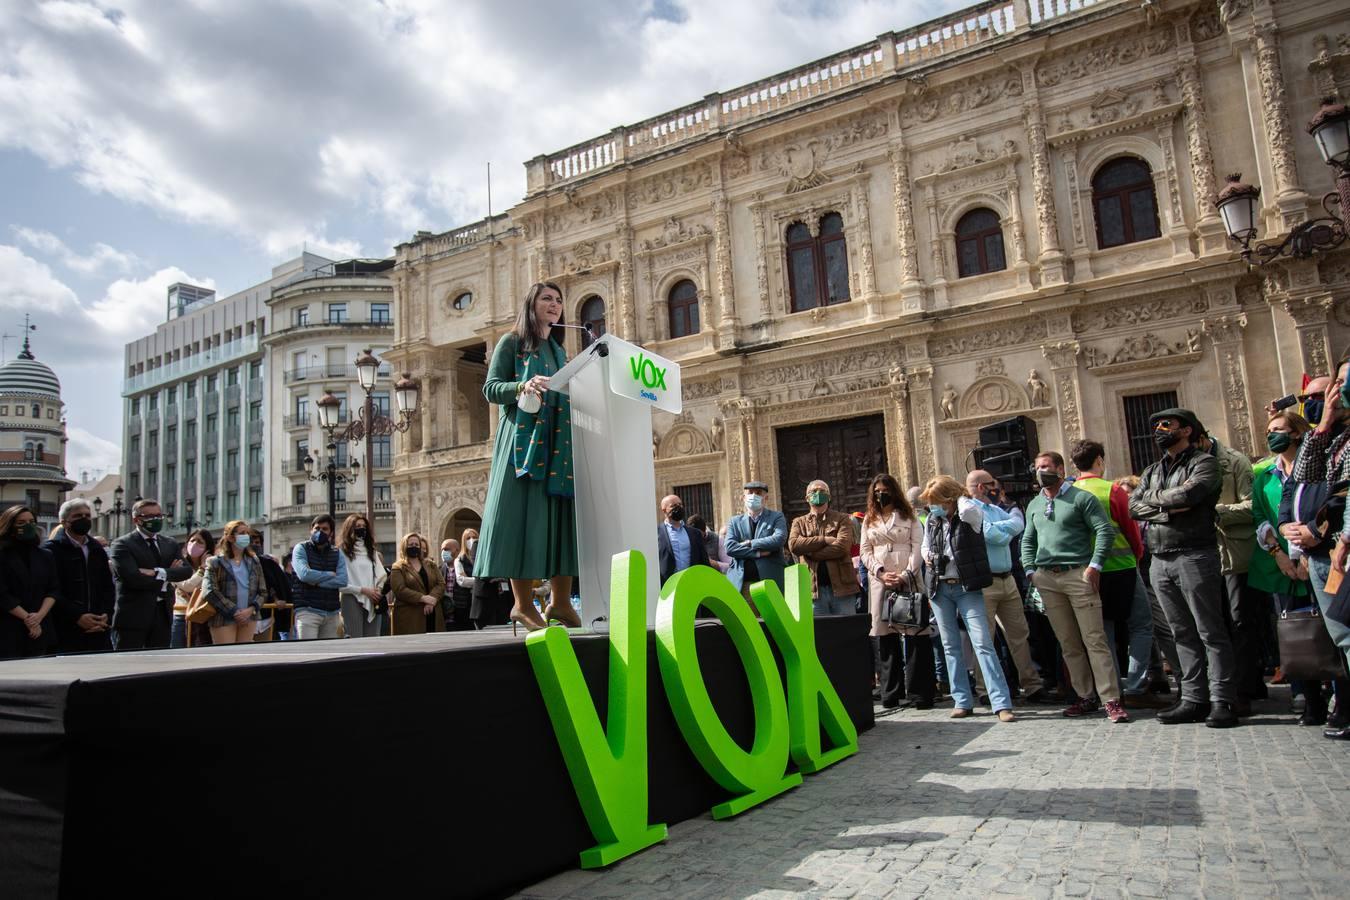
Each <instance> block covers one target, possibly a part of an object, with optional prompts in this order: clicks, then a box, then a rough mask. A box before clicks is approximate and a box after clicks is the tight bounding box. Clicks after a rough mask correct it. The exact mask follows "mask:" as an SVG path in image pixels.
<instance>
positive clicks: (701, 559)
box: [656, 494, 711, 587]
mask: <svg viewBox="0 0 1350 900" xmlns="http://www.w3.org/2000/svg"><path fill="white" fill-rule="evenodd" d="M661 516H662V518H663V521H662V522H661V524H660V525H657V526H656V556H657V560H658V561H659V564H660V568H661V585H662V586H663V587H664V586H665V583H666V582H667V581H669V580H670V578H671V576H672V575H674V574H675V573H676V572H683V571H684V570H685V569H687V568H689V567H690V566H707V565H711V564H710V563H709V562H708V548H707V545H705V544H704V542H703V533H702V532H700V531H696V530H695V529H693V528H690V527H689V526H688V525H686V524H684V501H682V500H680V498H679V497H677V496H675V495H674V494H671V495H670V496H669V497H667V498H665V499H664V500H662V501H661Z"/></svg>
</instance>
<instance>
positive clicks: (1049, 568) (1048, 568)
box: [1036, 566, 1083, 575]
mask: <svg viewBox="0 0 1350 900" xmlns="http://www.w3.org/2000/svg"><path fill="white" fill-rule="evenodd" d="M1036 568H1038V569H1044V570H1045V571H1047V572H1054V573H1055V574H1056V575H1059V574H1062V573H1064V572H1072V571H1073V570H1074V569H1081V568H1083V567H1082V566H1037V567H1036Z"/></svg>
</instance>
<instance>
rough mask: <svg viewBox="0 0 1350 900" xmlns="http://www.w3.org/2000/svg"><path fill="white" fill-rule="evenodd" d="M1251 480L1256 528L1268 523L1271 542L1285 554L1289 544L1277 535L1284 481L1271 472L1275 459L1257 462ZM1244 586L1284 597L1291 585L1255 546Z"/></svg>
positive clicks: (1273, 560) (1273, 558)
mask: <svg viewBox="0 0 1350 900" xmlns="http://www.w3.org/2000/svg"><path fill="white" fill-rule="evenodd" d="M1254 471H1255V475H1254V477H1253V478H1252V517H1253V519H1254V520H1255V523H1256V524H1257V525H1260V524H1261V523H1262V522H1269V523H1270V527H1271V528H1274V529H1275V540H1276V541H1277V542H1279V545H1280V549H1281V550H1283V551H1284V552H1285V553H1288V552H1289V542H1288V541H1286V540H1285V539H1284V538H1283V537H1282V536H1281V535H1280V497H1281V496H1282V495H1283V493H1284V482H1282V481H1281V480H1280V475H1279V473H1278V472H1277V471H1276V470H1275V457H1273V456H1271V457H1269V458H1267V459H1263V460H1261V461H1260V462H1259V463H1257V464H1256V466H1255V467H1254ZM1247 584H1249V585H1251V586H1252V588H1254V589H1255V590H1258V591H1269V592H1270V593H1272V594H1274V593H1279V594H1288V593H1289V592H1290V591H1289V588H1290V585H1291V582H1290V580H1289V579H1288V578H1286V577H1285V576H1284V574H1283V573H1282V572H1280V567H1279V566H1278V565H1276V563H1275V557H1273V556H1271V555H1270V554H1269V553H1268V552H1266V550H1264V549H1263V548H1261V547H1257V548H1256V550H1255V552H1253V553H1252V560H1251V565H1250V566H1249V567H1248V568H1247Z"/></svg>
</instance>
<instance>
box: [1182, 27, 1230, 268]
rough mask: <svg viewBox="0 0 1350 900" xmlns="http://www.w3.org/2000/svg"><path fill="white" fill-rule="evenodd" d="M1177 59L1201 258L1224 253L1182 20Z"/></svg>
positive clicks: (1196, 77) (1200, 89)
mask: <svg viewBox="0 0 1350 900" xmlns="http://www.w3.org/2000/svg"><path fill="white" fill-rule="evenodd" d="M1177 55H1178V57H1180V65H1179V66H1178V68H1177V75H1178V76H1179V79H1180V82H1181V103H1182V106H1183V108H1184V110H1185V124H1186V153H1187V156H1189V157H1190V163H1191V183H1192V185H1194V187H1195V205H1196V212H1197V213H1199V220H1198V221H1197V222H1196V230H1197V231H1198V232H1199V235H1200V255H1201V256H1204V255H1206V254H1210V253H1226V252H1228V248H1227V241H1226V239H1225V235H1224V230H1223V221H1222V220H1221V219H1220V218H1219V212H1218V210H1217V209H1215V208H1214V198H1215V197H1217V196H1218V194H1219V189H1218V183H1217V181H1216V179H1215V177H1214V154H1213V152H1212V151H1211V149H1210V145H1209V122H1208V116H1207V115H1206V113H1205V89H1204V83H1203V81H1202V80H1201V77H1200V67H1199V65H1197V63H1196V59H1195V45H1194V44H1193V43H1191V32H1190V25H1189V22H1188V21H1187V20H1185V19H1181V20H1179V21H1178V23H1177Z"/></svg>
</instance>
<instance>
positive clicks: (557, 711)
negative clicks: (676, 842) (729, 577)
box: [525, 550, 666, 869]
mask: <svg viewBox="0 0 1350 900" xmlns="http://www.w3.org/2000/svg"><path fill="white" fill-rule="evenodd" d="M609 596H610V610H609V625H610V631H609V715H608V717H607V722H608V725H609V730H608V733H606V731H605V729H604V728H602V727H601V725H600V717H599V714H598V713H597V712H596V709H595V704H594V703H592V702H591V695H590V692H589V691H588V690H587V688H586V681H585V679H584V678H583V677H582V674H581V666H580V665H579V664H578V663H577V654H576V651H575V650H573V649H572V644H571V642H570V641H569V640H568V637H567V630H566V629H564V628H545V629H543V630H541V631H536V632H534V633H533V634H531V635H529V637H527V638H526V639H525V649H526V651H527V652H528V653H529V656H530V665H531V666H532V667H533V668H534V677H535V680H537V681H538V682H539V692H540V693H541V694H542V695H543V697H544V704H545V705H546V706H547V707H548V716H549V719H551V720H552V722H553V731H554V733H555V734H556V735H557V737H558V746H559V747H560V748H561V750H562V754H563V759H564V761H566V763H567V772H568V774H569V775H571V777H572V787H573V788H575V789H576V792H577V799H578V800H580V801H581V811H582V812H583V813H584V814H585V816H586V823H587V824H588V825H590V828H591V834H593V835H594V836H595V839H596V840H597V841H599V843H598V844H597V845H596V846H594V847H592V848H590V849H589V850H583V851H582V853H581V867H582V868H583V869H594V868H598V867H600V866H607V865H610V864H611V863H613V862H616V861H617V860H620V859H623V858H624V857H625V856H630V855H632V854H634V853H637V852H638V851H639V850H645V849H646V848H648V847H650V846H651V845H652V844H655V843H658V842H660V841H663V840H665V839H666V826H665V825H651V826H648V824H647V564H646V562H645V561H644V560H643V558H642V554H641V553H638V552H637V551H635V550H629V551H627V552H624V553H616V554H615V555H614V560H613V562H612V563H611V569H610V591H609Z"/></svg>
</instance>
